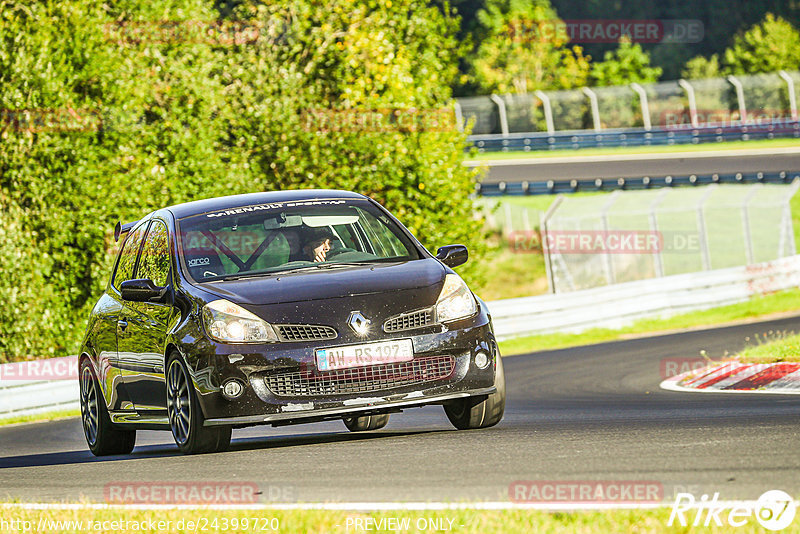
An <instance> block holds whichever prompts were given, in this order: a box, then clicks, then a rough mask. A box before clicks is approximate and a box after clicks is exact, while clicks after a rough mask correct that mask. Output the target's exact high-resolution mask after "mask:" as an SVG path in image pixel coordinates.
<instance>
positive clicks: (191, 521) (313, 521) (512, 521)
mask: <svg viewBox="0 0 800 534" xmlns="http://www.w3.org/2000/svg"><path fill="white" fill-rule="evenodd" d="M670 513H671V508H670V507H668V506H664V507H661V508H655V509H650V510H610V511H585V512H584V511H581V512H543V511H536V510H499V511H484V510H443V511H438V510H437V511H414V512H404V511H387V512H366V513H364V512H349V511H326V510H310V511H305V510H304V511H295V510H257V511H248V510H221V511H220V510H204V509H202V508H198V509H196V510H128V509H121V508H109V509H103V510H91V509H86V508H78V509H74V510H25V509H22V508H18V507H9V508H6V509H5V510H3V514H2V521H6V522H7V524H8V522H12V521H13V522H18V523H16V524H19V525H21V526H22V527H28V528H24V531H41V532H85V531H117V532H131V533H140V532H196V531H197V532H252V531H258V532H320V533H327V532H364V531H367V530H369V531H384V532H386V531H388V532H437V531H448V532H453V533H454V534H458V533H472V532H477V533H482V534H484V533H486V534H489V533H494V532H497V533H506V532H541V533H549V532H570V533H578V534H580V533H587V534H588V533H594V532H688V531H689V530H690V528H691V527H689V528H687V527H681V526H680V525H678V524H675V525H673V526H672V527H668V526H667V523H668V522H669V517H670ZM727 516H728V514H727V511H726V512H724V513H721V514H720V517H721V520H722V522H723V526H722V527H719V526H710V527H702V531H703V532H711V533H718V532H731V529H732V527H731V526H730V525H727V524H726V523H725V521H726V520H727ZM685 518H686V521H687V523H689V522H691V521H693V520H694V514H692V513H686V515H685ZM368 520H369V523H366V521H368ZM357 521H361V522H360V523H357ZM381 521H383V523H381ZM389 521H391V523H390V522H389ZM746 521H747V522H746V523H745V524H744V525H743V526H741V527H737V528H736V529H735V530H736V532H742V533H749V532H769V531H767V530H765V529H763V527H761V526H760V525H759V524H758V523H757V521H756V519H755V518H754V517H753V516H752V515H750V517H749V519H747V520H746ZM70 522H71V523H70ZM113 522H116V523H113ZM676 523H677V521H676ZM245 524H246V525H247V526H245ZM254 524H255V525H256V526H255V528H254V527H253V525H254ZM712 524H713V522H712ZM0 526H2V525H1V524H0ZM398 526H399V527H400V528H398ZM162 527H163V528H162ZM226 527H227V528H226ZM276 527H277V528H276ZM9 530H17V531H22V530H23V528H20V529H9ZM783 532H800V522H798V521H795V522H794V523H793V524H792V525H790V526H789V527H788V529H786V530H784V531H783Z"/></svg>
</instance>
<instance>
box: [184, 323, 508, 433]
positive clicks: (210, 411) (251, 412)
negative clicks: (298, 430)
mask: <svg viewBox="0 0 800 534" xmlns="http://www.w3.org/2000/svg"><path fill="white" fill-rule="evenodd" d="M466 323H467V324H462V325H458V326H461V328H451V329H447V330H436V331H428V332H425V333H417V334H414V335H408V334H407V335H405V336H402V335H398V336H396V337H397V338H401V337H403V338H410V339H411V340H412V343H413V346H414V358H415V360H416V359H417V358H419V359H424V358H436V357H440V356H445V357H452V358H453V361H454V364H453V369H452V372H450V373H449V374H448V375H447V376H441V377H437V378H436V379H434V380H429V381H425V382H424V383H414V384H406V385H400V386H389V387H380V388H377V389H375V388H373V389H365V390H362V391H358V392H348V393H341V392H331V393H328V394H320V395H317V394H303V395H285V394H284V395H276V394H275V393H274V392H273V390H272V389H270V387H269V385H268V382H267V380H266V379H265V377H268V376H269V375H270V374H277V373H292V372H303V373H312V374H314V375H318V374H320V373H319V372H318V371H317V370H316V364H315V359H314V349H315V348H316V347H317V346H318V344H316V345H315V344H313V343H310V344H301V343H297V344H292V345H291V346H289V347H287V346H285V345H284V346H280V347H278V346H274V345H273V346H262V347H260V348H259V347H253V349H255V350H253V351H252V352H248V353H244V352H238V353H235V354H234V353H231V350H232V347H233V349H236V350H238V351H241V350H242V348H243V347H241V346H239V347H236V346H232V345H223V344H219V345H216V346H215V347H214V348H215V354H214V355H213V356H212V355H210V356H211V357H210V358H207V359H205V358H204V359H205V360H206V361H209V362H210V361H211V360H215V361H216V365H215V369H214V370H213V372H210V371H211V369H208V368H206V369H205V370H198V369H194V371H195V373H196V374H195V376H194V378H195V387H196V391H197V392H198V393H199V400H200V405H201V409H202V411H203V414H204V418H205V420H206V422H205V424H206V425H210V426H213V425H233V426H247V425H253V424H273V425H283V424H293V423H295V422H312V421H317V420H326V419H341V418H342V417H346V416H348V415H349V414H355V415H370V414H373V413H387V412H392V411H399V410H401V409H402V408H405V407H415V406H421V405H426V404H441V403H444V402H447V401H450V400H454V399H458V398H464V397H470V396H481V395H489V394H491V393H493V392H494V391H495V389H494V379H495V368H496V361H497V358H498V357H499V353H498V351H497V345H496V342H495V339H494V334H493V332H492V327H491V322H490V321H489V320H488V317H486V316H483V317H480V316H479V317H475V318H473V319H470V320H468V321H466ZM454 326H456V325H454ZM409 334H410V333H409ZM337 341H339V340H337ZM478 352H484V353H486V354H488V355H489V357H490V360H491V363H490V365H488V366H487V367H486V368H484V369H480V368H478V367H477V366H476V365H475V363H474V362H475V355H476V354H477V353H478ZM198 371H200V372H198ZM199 376H202V378H201V379H200V380H198V378H199ZM230 379H236V380H238V381H240V382H241V383H242V384H244V385H245V386H246V387H245V388H244V393H243V394H242V395H241V397H239V398H237V399H234V400H228V399H226V398H225V397H224V396H223V395H222V394H221V392H220V388H221V386H222V384H223V383H224V382H225V381H226V380H230Z"/></svg>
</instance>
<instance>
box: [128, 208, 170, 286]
mask: <svg viewBox="0 0 800 534" xmlns="http://www.w3.org/2000/svg"><path fill="white" fill-rule="evenodd" d="M170 264H171V262H170V259H169V232H168V231H167V227H166V226H165V225H164V223H163V222H161V221H158V220H156V221H153V224H151V225H150V230H148V232H147V237H146V238H145V240H144V248H142V256H141V258H139V267H138V268H137V269H136V278H149V279H150V280H152V281H153V283H154V284H155V285H157V286H159V287H164V286H165V285H167V278H168V277H169V267H170Z"/></svg>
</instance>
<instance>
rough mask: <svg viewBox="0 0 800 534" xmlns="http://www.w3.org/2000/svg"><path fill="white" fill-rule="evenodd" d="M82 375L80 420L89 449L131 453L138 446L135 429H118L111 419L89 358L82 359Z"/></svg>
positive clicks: (96, 452) (98, 452) (101, 452)
mask: <svg viewBox="0 0 800 534" xmlns="http://www.w3.org/2000/svg"><path fill="white" fill-rule="evenodd" d="M79 376H80V388H81V397H80V400H81V422H82V423H83V435H84V437H85V438H86V443H87V444H88V445H89V450H90V451H92V454H94V455H95V456H108V455H111V454H130V453H131V451H133V447H134V446H135V445H136V431H135V430H122V429H119V428H117V427H115V426H114V424H113V423H112V422H111V418H110V417H109V416H108V408H106V401H105V398H104V397H103V393H102V392H101V391H100V383H99V382H98V381H97V377H96V376H95V374H94V368H93V367H92V364H91V362H90V361H89V360H86V359H84V360H83V361H82V362H81V367H80V375H79Z"/></svg>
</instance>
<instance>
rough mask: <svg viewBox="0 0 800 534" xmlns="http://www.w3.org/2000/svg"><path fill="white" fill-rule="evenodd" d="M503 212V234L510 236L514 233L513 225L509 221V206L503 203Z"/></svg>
mask: <svg viewBox="0 0 800 534" xmlns="http://www.w3.org/2000/svg"><path fill="white" fill-rule="evenodd" d="M503 211H504V212H505V216H506V227H505V233H506V235H507V236H510V235H511V234H512V233H514V223H513V221H512V220H511V204H509V203H508V202H503Z"/></svg>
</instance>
